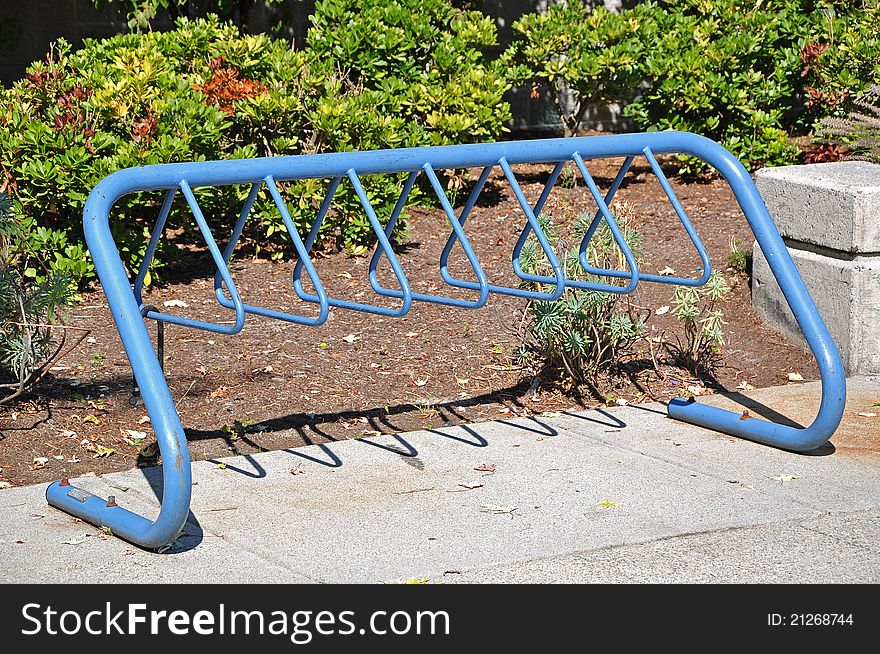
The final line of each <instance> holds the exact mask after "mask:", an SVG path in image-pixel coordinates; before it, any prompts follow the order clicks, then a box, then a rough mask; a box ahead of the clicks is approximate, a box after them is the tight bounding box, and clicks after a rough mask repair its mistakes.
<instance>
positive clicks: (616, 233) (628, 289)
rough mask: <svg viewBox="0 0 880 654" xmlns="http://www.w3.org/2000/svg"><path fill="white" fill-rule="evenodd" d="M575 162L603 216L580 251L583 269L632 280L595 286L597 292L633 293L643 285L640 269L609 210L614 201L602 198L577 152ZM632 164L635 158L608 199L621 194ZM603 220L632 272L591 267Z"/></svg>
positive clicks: (574, 155) (598, 215)
mask: <svg viewBox="0 0 880 654" xmlns="http://www.w3.org/2000/svg"><path fill="white" fill-rule="evenodd" d="M571 158H572V161H574V163H575V166H577V169H578V170H579V171H580V173H581V177H583V179H584V182H585V183H586V184H587V188H588V189H589V190H590V195H592V196H593V200H594V201H595V203H596V206H597V207H598V208H599V212H598V213H597V214H596V216H595V217H594V218H593V221H592V223H590V226H589V228H588V229H587V231H586V233H585V234H584V237H583V239H582V240H581V245H580V251H579V253H578V258H579V261H580V264H581V268H583V269H584V270H585V271H586V272H588V273H590V274H591V275H597V276H600V277H618V278H623V279H629V283H628V284H627V285H626V286H615V285H613V284H594V285H591V286H592V287H594V288H596V290H601V291H606V292H608V293H617V294H626V293H632V292H633V291H634V290H635V289H636V286H638V283H639V278H640V274H639V266H638V263H637V262H636V257H635V255H634V254H633V251H632V248H630V246H629V244H628V243H627V242H626V238H625V237H624V235H623V233H622V232H621V231H620V226H619V225H618V224H617V221H616V220H615V219H614V216H613V215H612V213H611V210H610V209H609V208H608V201H610V199H609V200H608V201H606V198H603V197H602V194H601V193H600V192H599V187H598V186H596V181H595V180H594V179H593V176H592V175H591V174H590V171H589V170H588V169H587V165H586V164H585V163H584V160H583V159H582V158H581V155H580V154H579V153H577V152H575V153H574V154H573V155H572V157H571ZM630 163H632V158H630V157H628V158H627V159H626V161H625V162H624V164H623V167H621V169H620V172H619V173H618V174H617V177H616V178H615V180H614V183H613V184H612V187H611V190H610V191H609V193H608V198H613V197H614V193H616V192H617V188H618V187H619V185H620V182H622V181H623V177H624V176H625V175H626V171H627V170H628V169H629V164H630ZM600 217H601V218H600ZM602 220H604V221H605V224H606V225H607V226H608V229H609V231H610V232H611V237H612V238H613V239H614V242H615V243H616V244H617V247H618V248H620V251H621V252H622V253H623V257H624V259H625V260H626V265H627V267H628V268H629V272H626V271H623V270H612V269H608V268H597V267H595V266H593V265H592V264H591V263H590V261H589V258H588V254H589V246H590V241H591V240H592V238H593V236H594V235H595V233H596V230H597V229H598V227H599V223H600V222H601V221H602Z"/></svg>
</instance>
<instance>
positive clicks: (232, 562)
mask: <svg viewBox="0 0 880 654" xmlns="http://www.w3.org/2000/svg"><path fill="white" fill-rule="evenodd" d="M108 477H110V475H108ZM44 492H45V485H39V486H26V487H22V488H13V489H8V490H4V491H2V493H0V516H2V520H0V583H95V582H99V583H192V582H196V581H199V582H203V583H211V582H214V583H236V582H239V583H247V582H252V581H255V580H256V579H259V581H261V582H264V583H303V582H309V581H312V580H311V579H309V578H308V577H305V576H304V575H301V574H297V573H296V572H293V571H291V570H289V569H287V568H285V567H284V566H283V565H281V564H279V563H277V562H275V561H272V560H266V559H263V558H261V557H260V556H259V555H257V554H253V553H251V552H247V551H244V550H242V549H241V548H238V547H236V546H234V545H232V544H229V543H226V542H224V541H223V539H222V538H218V537H216V536H214V535H213V534H201V533H199V534H198V535H190V536H184V537H181V538H179V539H178V540H177V542H176V545H175V547H174V548H173V549H172V550H171V551H170V553H168V554H164V555H160V554H155V553H153V552H147V551H145V550H142V549H140V548H138V547H135V546H134V545H130V544H129V543H126V542H125V541H122V540H120V539H118V538H114V537H112V536H108V535H106V534H104V533H102V532H101V531H100V530H99V529H97V528H95V527H93V526H92V525H89V524H87V523H85V522H82V521H80V520H77V519H75V518H73V517H72V516H69V515H67V514H66V513H63V512H61V511H58V510H57V509H55V508H53V507H51V506H49V505H47V504H46V499H45V495H44ZM255 571H256V573H255Z"/></svg>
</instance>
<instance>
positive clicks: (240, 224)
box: [214, 182, 262, 308]
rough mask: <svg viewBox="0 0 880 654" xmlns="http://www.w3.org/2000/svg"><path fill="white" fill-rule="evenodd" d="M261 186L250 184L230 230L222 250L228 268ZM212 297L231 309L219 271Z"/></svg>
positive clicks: (229, 299)
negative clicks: (230, 232) (215, 297)
mask: <svg viewBox="0 0 880 654" xmlns="http://www.w3.org/2000/svg"><path fill="white" fill-rule="evenodd" d="M261 186H262V183H261V182H260V183H256V184H251V190H250V191H249V192H248V194H247V197H246V198H245V201H244V205H243V206H242V209H241V212H240V213H239V215H238V219H237V220H236V221H235V226H234V227H233V228H232V234H231V235H230V236H229V242H228V243H227V244H226V248H225V249H224V250H223V263H225V264H226V266H227V267H229V262H230V260H231V259H232V253H233V252H235V246H236V245H238V240H239V239H240V238H241V233H242V231H243V230H244V224H245V222H247V219H248V216H249V215H250V213H251V210H252V209H253V208H254V202H256V201H257V196H258V195H259V192H260V187H261ZM214 295H215V296H217V301H218V302H219V303H220V304H221V305H223V306H224V307H227V308H232V300H231V298H228V297H226V295H225V294H224V293H223V277H222V276H221V275H220V271H219V270H218V271H217V273H216V274H215V275H214Z"/></svg>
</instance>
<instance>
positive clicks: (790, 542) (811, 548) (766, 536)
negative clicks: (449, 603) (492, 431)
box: [431, 511, 880, 584]
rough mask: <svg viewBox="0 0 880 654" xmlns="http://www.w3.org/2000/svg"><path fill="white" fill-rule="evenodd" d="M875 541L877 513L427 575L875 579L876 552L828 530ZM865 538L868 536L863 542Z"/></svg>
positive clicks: (579, 579)
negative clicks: (842, 529) (842, 530)
mask: <svg viewBox="0 0 880 654" xmlns="http://www.w3.org/2000/svg"><path fill="white" fill-rule="evenodd" d="M841 521H842V522H844V523H845V527H846V528H847V529H848V530H849V529H855V530H857V531H858V532H859V533H861V534H863V535H864V536H865V537H866V538H867V540H868V541H871V543H876V542H880V514H878V513H877V511H867V512H860V513H852V514H845V515H841V516H838V515H835V516H823V517H821V518H816V519H812V520H790V521H786V522H781V523H775V524H769V525H758V526H753V527H744V528H739V529H724V530H718V531H711V532H707V533H702V534H689V535H684V536H678V537H674V538H667V539H661V540H653V541H649V542H646V543H637V544H633V545H625V546H622V547H608V548H604V549H601V550H594V551H589V552H578V553H575V554H568V555H563V556H557V557H549V558H544V559H536V560H533V561H523V562H518V563H516V564H514V565H500V566H497V567H493V568H486V569H481V570H465V571H457V572H455V573H447V574H439V575H436V576H432V577H431V580H432V581H437V582H441V583H446V584H450V583H765V584H775V583H801V584H803V583H806V584H818V583H869V584H870V583H874V584H876V583H878V581H880V559H878V557H877V556H876V552H873V553H872V552H871V551H870V550H869V549H868V548H867V547H861V546H859V545H857V544H853V543H849V542H841V540H840V538H838V537H837V536H836V535H835V534H836V533H837V532H838V530H839V528H840V527H841ZM866 544H867V543H866Z"/></svg>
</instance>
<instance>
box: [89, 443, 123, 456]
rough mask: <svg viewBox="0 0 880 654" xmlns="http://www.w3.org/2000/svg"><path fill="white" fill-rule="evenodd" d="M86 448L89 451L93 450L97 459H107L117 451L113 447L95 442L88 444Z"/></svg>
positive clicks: (93, 454)
mask: <svg viewBox="0 0 880 654" xmlns="http://www.w3.org/2000/svg"><path fill="white" fill-rule="evenodd" d="M86 449H87V450H88V451H89V452H92V456H93V457H94V458H96V459H105V458H107V457H108V456H110V455H111V454H114V453H115V452H116V450H114V449H113V448H112V447H104V446H103V445H97V444H94V443H93V444H91V445H88V446H86Z"/></svg>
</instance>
